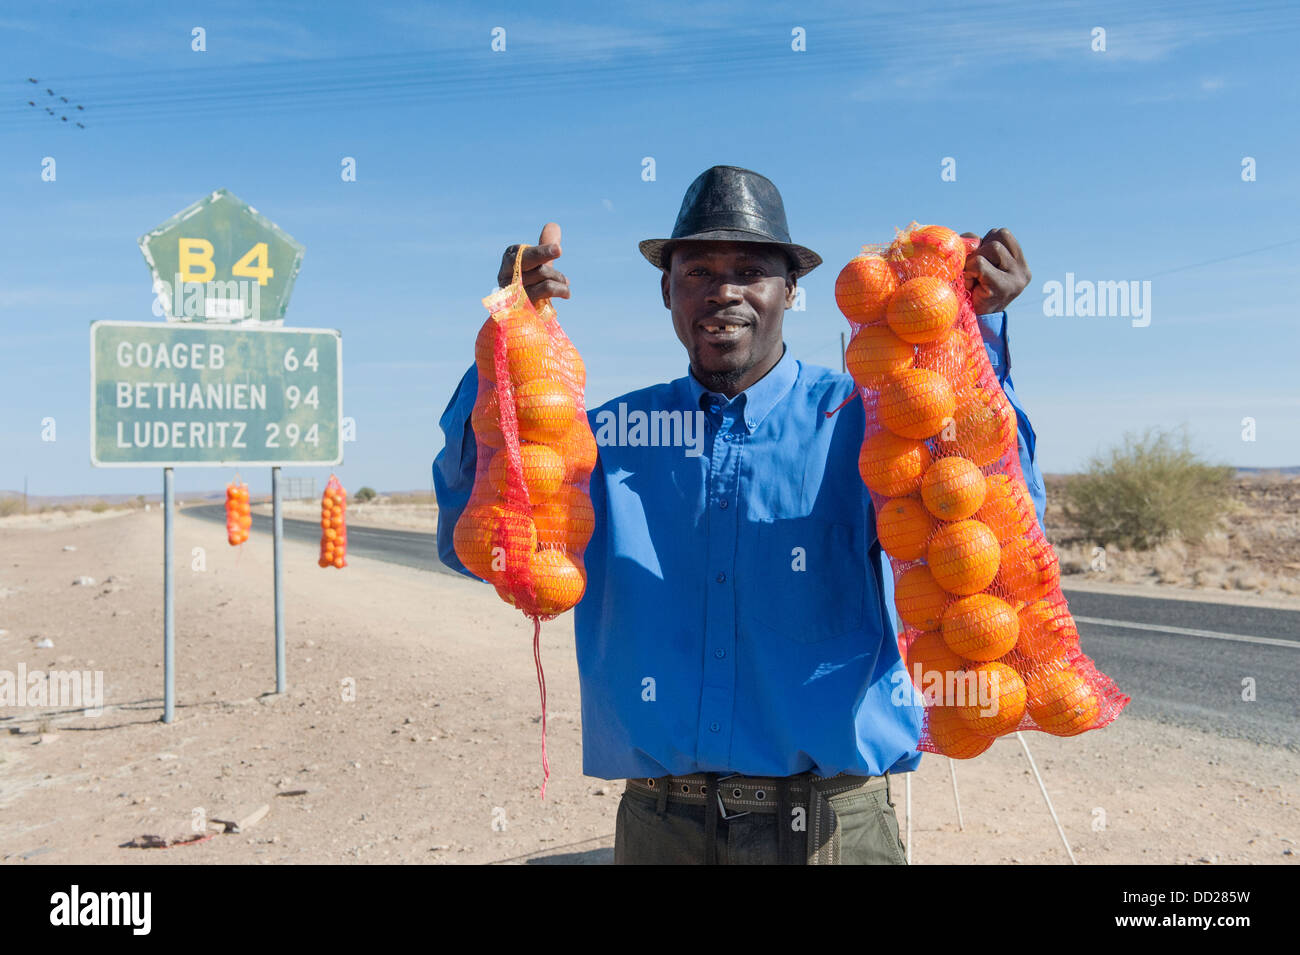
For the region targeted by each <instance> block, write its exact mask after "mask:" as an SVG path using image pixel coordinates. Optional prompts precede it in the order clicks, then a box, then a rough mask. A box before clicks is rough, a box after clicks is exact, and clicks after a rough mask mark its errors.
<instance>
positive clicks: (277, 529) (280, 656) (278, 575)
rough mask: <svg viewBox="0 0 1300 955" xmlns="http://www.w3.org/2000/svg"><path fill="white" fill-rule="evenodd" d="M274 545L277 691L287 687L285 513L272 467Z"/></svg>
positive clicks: (277, 476) (282, 690) (275, 472)
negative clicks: (283, 554) (283, 553)
mask: <svg viewBox="0 0 1300 955" xmlns="http://www.w3.org/2000/svg"><path fill="white" fill-rule="evenodd" d="M271 524H272V527H273V532H272V540H273V544H272V547H273V548H274V552H275V571H274V573H275V692H276V693H283V692H284V689H285V673H284V587H283V586H282V583H283V580H284V562H283V561H282V560H281V556H282V552H283V551H284V515H283V514H281V513H280V469H279V468H271Z"/></svg>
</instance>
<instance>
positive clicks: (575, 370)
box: [555, 338, 587, 394]
mask: <svg viewBox="0 0 1300 955" xmlns="http://www.w3.org/2000/svg"><path fill="white" fill-rule="evenodd" d="M555 348H556V352H557V354H558V357H559V361H560V365H561V367H562V369H563V370H564V371H565V372H567V373H568V377H569V381H570V383H571V384H572V386H573V389H574V390H575V391H576V392H577V393H578V394H582V391H583V389H584V388H586V387H587V366H586V365H585V364H584V363H583V361H582V356H581V355H579V354H578V349H577V348H576V347H575V346H574V344H573V342H571V341H569V340H568V339H567V338H564V339H561V340H560V341H558V342H556V344H555Z"/></svg>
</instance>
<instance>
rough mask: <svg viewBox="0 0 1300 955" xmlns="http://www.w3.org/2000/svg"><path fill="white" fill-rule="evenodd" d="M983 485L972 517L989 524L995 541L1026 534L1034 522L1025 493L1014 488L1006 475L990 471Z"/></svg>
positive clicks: (1032, 509) (1015, 483) (1012, 481)
mask: <svg viewBox="0 0 1300 955" xmlns="http://www.w3.org/2000/svg"><path fill="white" fill-rule="evenodd" d="M985 484H986V488H987V493H986V494H985V495H984V503H983V504H982V505H981V506H980V509H979V510H978V511H976V512H975V517H976V519H977V520H981V521H983V522H984V523H985V524H987V525H988V526H989V530H991V531H992V532H993V535H994V536H995V537H997V539H998V543H1005V542H1006V541H1008V540H1010V539H1011V538H1013V537H1024V536H1026V535H1027V534H1028V533H1029V532H1030V530H1031V529H1032V528H1033V527H1034V524H1035V521H1036V516H1035V514H1034V505H1033V503H1032V502H1031V501H1030V500H1029V495H1028V492H1026V491H1024V490H1022V489H1021V488H1019V487H1017V482H1016V481H1014V480H1012V478H1011V475H1009V474H990V475H989V476H988V478H987V479H986V481H985Z"/></svg>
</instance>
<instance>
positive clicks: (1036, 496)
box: [979, 312, 1047, 527]
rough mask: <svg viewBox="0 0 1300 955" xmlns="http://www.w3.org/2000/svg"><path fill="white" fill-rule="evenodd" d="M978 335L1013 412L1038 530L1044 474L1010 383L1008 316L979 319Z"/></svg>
mask: <svg viewBox="0 0 1300 955" xmlns="http://www.w3.org/2000/svg"><path fill="white" fill-rule="evenodd" d="M979 326H980V335H982V336H983V338H984V350H985V351H986V352H987V353H988V356H989V363H990V364H991V365H992V366H993V371H994V372H995V373H996V374H997V376H998V382H999V384H1001V385H1002V391H1003V392H1004V393H1005V394H1006V396H1007V400H1009V401H1010V402H1011V407H1012V408H1014V409H1015V410H1016V443H1017V445H1018V447H1019V451H1020V470H1021V471H1022V472H1023V473H1024V476H1025V486H1026V487H1027V488H1028V489H1029V496H1030V498H1032V499H1033V502H1034V512H1035V513H1036V514H1037V515H1038V526H1039V527H1042V526H1043V514H1044V512H1045V511H1046V509H1047V491H1046V489H1045V488H1044V486H1043V473H1042V471H1040V470H1039V469H1038V455H1037V447H1036V446H1037V437H1036V435H1035V434H1034V426H1033V425H1032V424H1031V423H1030V421H1029V416H1028V415H1027V414H1026V413H1025V409H1024V407H1022V406H1021V404H1020V399H1019V398H1017V397H1016V389H1015V387H1014V385H1012V383H1011V346H1010V344H1009V343H1008V339H1007V313H1006V312H995V313H994V314H992V315H981V316H979Z"/></svg>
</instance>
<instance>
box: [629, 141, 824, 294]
mask: <svg viewBox="0 0 1300 955" xmlns="http://www.w3.org/2000/svg"><path fill="white" fill-rule="evenodd" d="M686 240H697V241H700V240H703V241H710V240H711V241H715V242H723V241H726V242H762V243H765V244H768V245H778V246H780V247H781V248H782V249H784V250H785V251H786V252H787V253H788V254H789V255H790V256H791V257H792V258H793V259H794V263H795V267H794V274H795V276H796V277H798V276H802V275H807V274H808V273H809V272H811V271H812V270H813V269H815V268H816V267H817V266H819V265H821V264H822V257H821V256H820V255H818V254H817V253H816V252H814V251H813V250H812V249H806V248H804V247H803V246H802V245H796V244H795V243H793V242H791V241H790V229H789V227H788V226H787V225H786V222H785V203H784V202H782V201H781V193H780V192H779V191H777V188H776V186H775V185H773V183H772V180H770V179H768V178H767V177H766V176H760V175H759V174H758V173H756V172H754V171H752V170H750V169H741V168H740V167H739V166H714V167H713V168H711V169H706V170H705V171H704V172H702V173H700V174H699V176H697V177H696V179H695V181H694V182H693V183H691V185H690V188H688V189H687V190H686V196H685V197H684V198H683V199H682V208H681V211H679V212H678V213H677V223H676V225H674V226H673V234H672V236H671V237H670V238H667V239H646V240H645V241H643V242H641V243H640V245H639V248H640V249H641V254H642V255H644V256H645V257H646V259H647V260H649V262H650V264H651V265H653V266H656V267H657V268H663V265H662V262H663V257H664V255H665V254H667V253H668V252H669V251H670V250H671V249H672V246H673V245H674V244H675V243H677V242H683V241H686Z"/></svg>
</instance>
